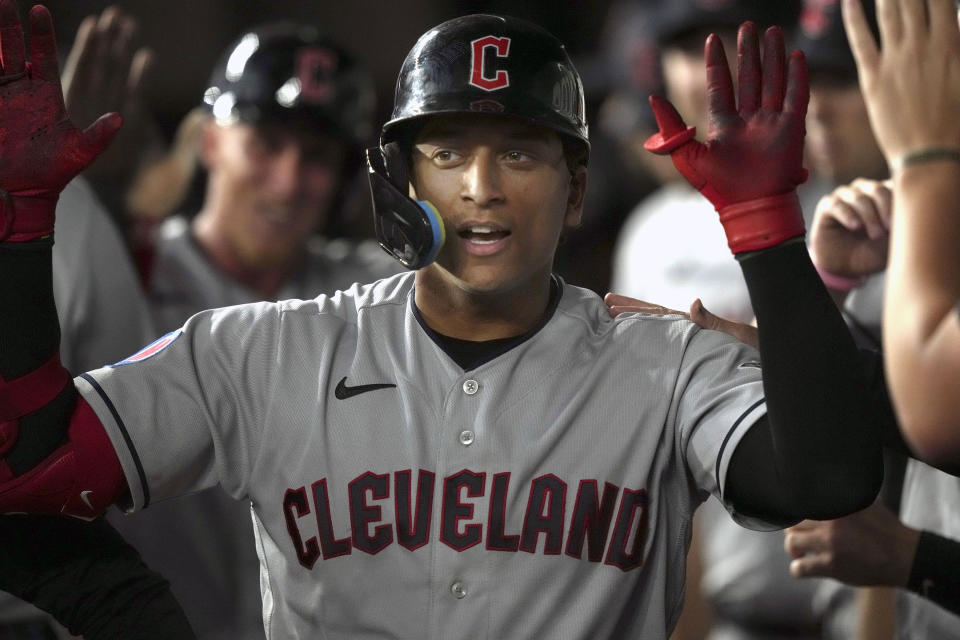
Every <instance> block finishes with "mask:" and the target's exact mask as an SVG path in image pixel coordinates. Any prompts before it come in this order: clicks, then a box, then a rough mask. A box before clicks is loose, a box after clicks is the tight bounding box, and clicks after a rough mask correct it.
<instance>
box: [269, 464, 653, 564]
mask: <svg viewBox="0 0 960 640" xmlns="http://www.w3.org/2000/svg"><path fill="white" fill-rule="evenodd" d="M487 475H488V474H487V473H484V472H476V471H471V470H470V469H463V470H462V471H459V472H457V473H455V474H453V475H450V476H447V477H445V478H443V480H438V479H437V477H436V474H434V473H433V472H432V471H427V470H425V469H420V470H418V472H417V486H416V493H415V494H414V491H413V473H412V471H411V470H409V469H405V470H401V471H395V472H393V473H392V474H390V473H383V474H378V473H374V472H372V471H367V472H365V473H362V474H361V475H359V476H357V477H356V478H354V479H353V480H351V481H349V482H348V483H347V486H346V487H345V493H344V494H343V497H344V498H345V502H346V505H347V507H346V513H338V514H335V515H336V520H334V517H333V516H334V514H333V513H332V512H331V499H330V495H329V492H328V486H327V480H328V479H327V478H322V479H320V480H317V481H316V482H314V483H313V484H312V485H311V492H310V494H308V493H307V491H306V490H305V489H304V487H300V488H298V489H287V490H286V493H285V494H284V496H283V513H284V517H285V519H286V524H287V532H288V533H289V534H290V541H291V542H292V543H293V548H294V551H295V553H296V555H297V560H298V561H299V562H300V564H301V565H302V566H303V567H305V568H306V569H308V570H310V569H313V567H314V566H315V565H316V562H317V560H318V559H320V558H321V557H322V558H323V559H324V560H331V559H333V558H336V557H338V556H346V555H350V554H351V553H352V551H353V549H354V548H356V549H358V550H360V551H363V552H364V553H368V554H370V555H375V554H377V553H379V552H381V551H383V550H384V549H386V548H387V547H389V546H390V545H391V544H393V543H394V541H396V543H397V544H398V545H399V546H400V547H403V548H404V549H406V550H407V551H409V552H416V551H417V550H418V549H420V547H423V546H425V545H427V544H428V543H430V541H431V540H433V541H436V540H439V541H440V542H442V543H443V544H445V545H447V546H449V547H450V548H451V549H454V550H456V551H460V552H464V551H467V550H468V549H470V548H471V547H474V546H477V545H478V544H480V543H481V542H484V540H485V542H486V550H487V551H490V552H506V553H515V552H517V551H525V552H527V553H536V552H537V548H538V546H539V545H540V538H541V536H542V537H543V547H542V549H543V550H542V552H541V553H543V554H545V555H559V554H560V553H561V551H562V550H564V549H565V554H566V555H567V556H568V557H571V558H576V559H579V560H583V561H589V562H593V563H598V564H600V563H603V564H606V565H609V566H614V567H617V568H619V569H621V570H622V571H630V570H631V569H636V568H637V567H639V566H641V565H642V564H643V554H644V544H645V542H646V538H647V528H648V523H647V518H648V507H649V504H648V496H647V492H646V490H644V489H637V490H632V489H627V488H623V489H621V488H620V487H618V486H617V485H615V484H612V483H610V482H605V483H604V486H603V494H602V496H601V495H600V493H599V491H598V484H599V483H598V481H597V480H593V479H583V480H580V483H579V486H578V488H577V495H576V498H575V499H574V501H573V507H572V508H571V509H570V511H569V518H568V517H567V509H566V504H567V496H566V493H567V483H566V482H564V481H563V480H562V479H561V478H558V477H557V476H555V475H553V474H551V473H548V474H544V475H542V476H539V477H537V478H534V479H533V480H530V481H529V484H528V485H526V486H525V487H520V488H519V489H516V488H515V489H514V491H515V492H528V496H527V503H526V511H525V513H524V515H523V522H522V524H520V523H518V522H517V521H514V522H513V523H512V526H511V522H510V520H509V519H508V516H507V505H508V504H511V503H512V504H516V503H517V502H518V501H517V500H516V498H514V499H513V500H510V499H509V496H510V489H511V487H510V481H511V479H512V475H511V473H510V472H500V473H495V474H492V475H491V481H490V484H489V485H488V484H487ZM391 483H392V486H391ZM441 487H442V490H443V496H442V502H441V504H440V508H439V513H438V514H437V515H438V517H439V519H440V530H439V532H438V534H437V533H432V531H433V528H432V520H433V509H434V495H435V494H436V493H437V491H438V490H440V489H441ZM514 495H517V494H516V493H515V494H514ZM520 495H522V493H520ZM309 496H312V498H313V504H312V505H311V504H310V497H309ZM618 502H619V509H618V508H617V506H618V505H617V503H618ZM333 503H334V504H338V505H340V504H344V502H343V501H340V500H336V501H333ZM311 507H312V509H311ZM391 507H392V511H393V518H392V521H391V519H390V517H389V516H385V515H384V512H385V511H386V512H387V513H389V512H390V510H391ZM478 508H480V509H484V508H485V509H486V514H483V515H481V514H477V513H475V512H476V510H477V509H478ZM341 509H343V507H341ZM311 510H312V511H313V516H314V517H313V518H305V517H304V516H307V515H309V514H310V513H311ZM615 511H616V518H614V512H615ZM514 517H515V518H517V519H518V520H519V517H520V516H519V514H515V515H514ZM348 521H349V524H347V522H348ZM310 522H315V523H316V533H315V535H310V534H309V533H307V532H308V531H309V527H310ZM518 524H519V533H515V532H516V531H517V527H518ZM304 527H307V529H305V528H304ZM484 527H486V531H484ZM511 529H512V530H513V532H508V531H510V530H511ZM343 530H349V532H350V535H349V536H347V537H345V538H337V537H336V535H335V533H334V532H335V531H343ZM394 532H395V533H394ZM565 537H566V547H564V538H565ZM584 545H586V547H587V552H586V557H584V553H583V548H584Z"/></svg>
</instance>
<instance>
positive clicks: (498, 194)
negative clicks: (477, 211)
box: [461, 150, 504, 207]
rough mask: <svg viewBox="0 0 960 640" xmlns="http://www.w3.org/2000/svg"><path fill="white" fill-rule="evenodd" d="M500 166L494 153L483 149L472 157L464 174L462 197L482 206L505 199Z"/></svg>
mask: <svg viewBox="0 0 960 640" xmlns="http://www.w3.org/2000/svg"><path fill="white" fill-rule="evenodd" d="M501 181H502V177H501V175H500V167H499V165H498V163H497V159H496V157H495V155H494V154H493V153H490V152H489V151H486V150H481V151H479V152H477V153H475V154H473V157H471V158H470V161H469V163H468V164H467V167H466V168H465V170H464V172H463V175H462V188H461V197H462V198H463V199H464V200H467V201H470V202H473V203H474V204H476V205H477V206H480V207H488V206H490V205H492V204H496V203H498V202H502V201H503V199H504V192H503V185H502V182H501Z"/></svg>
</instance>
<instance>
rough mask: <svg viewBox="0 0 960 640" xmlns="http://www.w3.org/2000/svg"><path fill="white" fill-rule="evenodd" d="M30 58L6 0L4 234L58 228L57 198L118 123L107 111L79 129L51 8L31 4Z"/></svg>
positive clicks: (35, 234)
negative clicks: (66, 93) (64, 85)
mask: <svg viewBox="0 0 960 640" xmlns="http://www.w3.org/2000/svg"><path fill="white" fill-rule="evenodd" d="M30 30H31V38H30V62H27V61H26V53H25V49H24V37H23V28H22V27H21V25H20V17H19V14H18V13H17V7H16V5H15V4H14V3H13V0H0V55H2V60H3V69H2V72H0V241H12V242H24V241H27V240H33V239H35V238H39V237H42V236H46V235H49V234H51V233H52V232H53V223H54V211H55V210H56V205H57V198H58V197H59V195H60V192H61V191H62V190H63V188H64V186H66V184H67V183H68V182H70V180H72V179H73V177H74V176H76V175H77V174H78V173H80V172H81V171H82V170H83V169H84V167H86V166H87V165H89V164H90V163H91V162H93V159H94V158H96V156H97V154H99V153H100V152H101V151H103V149H105V148H106V146H107V145H108V144H109V142H110V140H111V139H112V138H113V136H114V135H115V134H116V132H117V131H118V130H119V129H120V125H121V124H122V122H123V120H122V118H121V117H120V114H118V113H108V114H106V115H104V116H102V117H101V118H100V119H99V120H97V121H96V122H94V123H93V124H92V125H90V126H89V127H88V128H87V129H85V130H83V131H81V130H79V129H77V128H76V127H75V126H73V123H72V122H70V119H69V118H68V117H67V112H66V109H65V108H64V105H63V92H62V91H61V88H60V71H59V69H58V67H57V46H56V39H55V36H54V33H53V23H52V21H51V19H50V13H49V12H48V11H47V9H46V8H45V7H43V6H41V5H37V6H35V7H33V9H31V10H30Z"/></svg>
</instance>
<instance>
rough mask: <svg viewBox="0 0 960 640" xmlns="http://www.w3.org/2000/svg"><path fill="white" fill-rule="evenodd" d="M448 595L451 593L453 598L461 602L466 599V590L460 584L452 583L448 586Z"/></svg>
mask: <svg viewBox="0 0 960 640" xmlns="http://www.w3.org/2000/svg"><path fill="white" fill-rule="evenodd" d="M450 593H452V594H453V597H454V598H456V599H457V600H463V599H464V598H466V597H467V588H466V587H465V586H463V584H462V583H460V582H454V583H453V584H452V585H450Z"/></svg>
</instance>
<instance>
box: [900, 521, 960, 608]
mask: <svg viewBox="0 0 960 640" xmlns="http://www.w3.org/2000/svg"><path fill="white" fill-rule="evenodd" d="M907 589H909V590H910V591H913V592H914V593H916V594H919V595H920V596H922V597H924V598H927V599H928V600H930V601H931V602H935V603H937V604H938V605H940V606H941V607H943V608H944V609H946V610H947V611H949V612H951V613H954V614H958V615H960V542H957V541H956V540H950V539H949V538H944V537H943V536H939V535H937V534H935V533H932V532H930V531H921V532H920V541H919V542H918V543H917V554H916V556H914V558H913V567H912V568H911V569H910V578H909V579H908V580H907Z"/></svg>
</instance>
